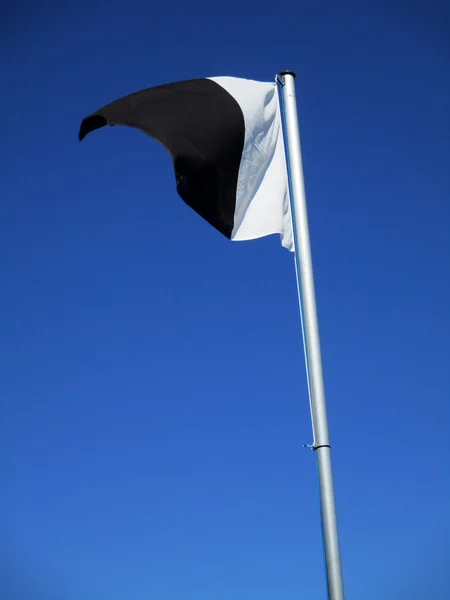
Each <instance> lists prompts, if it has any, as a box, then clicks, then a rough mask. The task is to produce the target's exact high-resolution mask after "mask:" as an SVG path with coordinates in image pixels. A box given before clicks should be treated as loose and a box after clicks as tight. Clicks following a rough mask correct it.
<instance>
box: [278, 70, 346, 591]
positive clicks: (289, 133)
mask: <svg viewBox="0 0 450 600" xmlns="http://www.w3.org/2000/svg"><path fill="white" fill-rule="evenodd" d="M294 78H295V73H293V72H292V71H282V72H281V73H279V75H278V77H277V81H278V83H279V84H280V85H281V88H282V96H283V115H284V122H285V135H286V142H287V158H288V174H289V184H290V194H291V208H292V213H293V215H292V216H293V224H294V241H295V266H296V271H297V285H298V292H299V304H300V314H301V317H302V327H303V337H304V346H305V360H306V370H307V378H308V387H309V395H310V408H311V422H312V430H313V444H312V446H311V447H312V449H313V450H314V451H315V454H316V458H317V469H318V477H319V490H320V505H321V516H322V535H323V545H324V553H325V565H326V575H327V585H328V598H329V600H344V587H343V581H342V570H341V559H340V551H339V538H338V528H337V519H336V506H335V501H334V489H333V474H332V469H331V449H330V440H329V437H328V423H327V411H326V404H325V392H324V384H323V373H322V359H321V353H320V338H319V327H318V322H317V308H316V298H315V291H314V277H313V268H312V259H311V246H310V240H309V226H308V214H307V207H306V197H305V187H304V181H303V167H302V156H301V149H300V133H299V127H298V118H297V104H296V100H295V85H294Z"/></svg>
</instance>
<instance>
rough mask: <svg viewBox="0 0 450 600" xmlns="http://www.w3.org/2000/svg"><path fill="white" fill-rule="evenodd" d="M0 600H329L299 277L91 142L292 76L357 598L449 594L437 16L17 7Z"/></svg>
mask: <svg viewBox="0 0 450 600" xmlns="http://www.w3.org/2000/svg"><path fill="white" fill-rule="evenodd" d="M3 10H4V13H3V17H2V19H1V26H0V27H1V36H0V39H1V41H0V49H1V53H0V69H1V74H2V93H1V97H0V114H1V120H2V135H1V138H0V148H1V156H2V161H1V166H0V180H1V219H0V221H1V223H0V249H1V253H0V257H1V259H0V260H1V271H0V273H1V290H2V291H1V315H2V318H1V323H2V324H1V336H0V337H1V346H0V348H1V365H2V368H1V378H0V398H1V431H0V434H1V436H0V437H1V446H0V448H1V454H2V457H3V458H2V463H3V466H2V484H3V485H2V488H3V492H2V494H1V496H0V498H1V500H0V510H1V521H2V522H1V527H2V532H3V533H2V542H1V544H0V596H1V597H2V598H4V599H5V600H53V599H55V600H103V599H105V600H106V599H108V600H142V599H144V598H145V599H158V600H253V599H258V600H275V599H276V600H281V599H283V600H303V599H305V600H306V599H308V600H315V599H323V598H325V583H324V567H323V557H322V546H321V535H320V521H319V505H318V491H317V480H316V468H315V460H314V455H313V453H312V452H310V451H309V450H305V449H303V448H302V444H303V443H309V442H310V441H311V428H310V419H309V409H308V399H307V388H306V380H305V370H304V364H303V352H302V346H301V332H300V324H299V317H298V307H297V296H296V288H295V274H294V268H293V261H292V256H291V255H290V254H289V253H288V252H287V251H286V250H284V249H283V248H282V247H281V245H280V242H279V239H278V237H276V236H273V237H269V238H265V239H262V240H258V241H253V242H242V243H231V242H228V241H227V240H226V239H225V238H223V237H222V236H221V235H220V234H219V233H217V232H216V231H215V230H213V229H212V228H211V227H210V226H209V225H207V224H206V223H205V222H203V221H202V220H201V219H200V218H199V217H198V216H197V215H196V214H195V213H194V212H193V211H191V210H190V209H189V208H188V207H187V206H185V205H184V204H183V202H182V201H181V200H180V199H179V198H178V196H177V194H176V191H175V182H174V176H173V173H172V165H171V162H170V158H169V156H168V155H167V154H166V153H165V151H164V150H163V149H162V148H161V147H160V146H159V145H158V144H157V143H155V142H153V141H152V140H150V139H148V138H146V137H145V136H144V135H142V134H140V133H139V132H136V131H132V130H127V129H125V128H113V129H107V130H103V131H101V132H98V133H96V134H93V135H92V137H90V138H89V139H87V140H86V141H85V142H84V143H83V144H79V142H78V139H77V133H78V127H79V124H80V120H81V119H82V118H83V117H84V116H85V115H87V114H89V113H90V112H92V111H93V110H95V109H96V108H98V107H99V106H102V105H103V104H105V103H107V102H109V101H112V100H114V99H116V98H117V97H119V96H121V95H123V94H127V93H130V92H133V91H136V90H139V89H142V88H144V87H148V86H151V85H157V84H160V83H165V82H169V81H177V80H181V79H189V78H193V77H203V76H217V75H233V76H238V77H246V78H251V79H259V80H269V81H272V80H273V77H274V75H275V73H277V72H278V71H280V70H282V69H294V70H296V71H297V74H298V75H297V80H296V84H297V96H298V105H299V118H300V125H301V136H302V148H303V154H304V170H305V179H306V188H307V198H308V203H309V215H310V228H311V239H312V250H313V260H314V268H315V278H316V288H317V289H316V291H317V301H318V310H319V321H320V328H321V339H322V352H323V362H324V371H325V384H326V392H327V400H328V409H329V422H330V432H331V438H332V445H333V462H334V473H335V485H336V497H337V508H338V518H339V526H340V533H341V546H342V560H343V569H344V577H345V588H346V592H347V598H348V599H353V600H380V599H383V600H429V599H430V598H436V599H439V600H441V599H442V600H443V599H444V598H450V581H449V575H448V573H446V572H445V568H444V566H445V564H446V563H448V561H449V555H450V543H449V541H448V540H449V539H450V511H449V503H448V498H449V495H450V476H449V469H448V464H449V454H450V444H449V421H450V410H449V399H450V368H449V365H450V353H449V324H450V323H449V321H450V319H449V297H450V283H449V273H448V266H449V257H450V243H449V236H450V233H449V231H450V228H449V225H450V208H449V197H450V178H449V173H450V116H449V115H450V111H449V107H450V79H449V76H448V65H449V61H450V43H449V39H450V36H449V32H450V21H449V5H448V3H447V2H445V1H444V0H442V1H439V0H430V1H428V2H425V0H424V1H423V2H407V1H406V0H396V1H395V2H388V1H387V0H386V1H377V2H366V3H363V5H362V4H361V3H357V2H348V1H346V0H343V1H342V2H340V3H335V2H332V1H331V0H324V2H321V3H313V2H284V3H281V4H280V5H276V6H274V5H273V3H264V0H263V2H262V3H260V4H259V5H257V4H256V3H249V2H237V1H234V0H232V1H231V2H228V3H227V4H223V3H222V4H220V5H219V6H218V7H215V6H214V4H211V3H205V4H197V3H195V2H194V3H187V4H186V3H184V2H183V3H182V2H178V1H176V2H172V3H166V2H163V3H158V4H157V5H156V4H154V3H151V2H144V1H143V0H130V1H129V2H127V3H117V2H111V0H109V1H108V2H107V1H106V0H104V1H102V2H99V1H98V0H91V1H90V2H87V1H86V0H81V1H79V2H77V3H73V2H68V3H64V2H63V3H61V2H59V3H57V2H56V1H48V2H44V3H43V4H42V3H41V4H40V5H39V7H37V4H35V3H31V2H22V3H18V4H17V6H16V7H14V8H12V7H11V8H8V9H6V11H5V9H3Z"/></svg>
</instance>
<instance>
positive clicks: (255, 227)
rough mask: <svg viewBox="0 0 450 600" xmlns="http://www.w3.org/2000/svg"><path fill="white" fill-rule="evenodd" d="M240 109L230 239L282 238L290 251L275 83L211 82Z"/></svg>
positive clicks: (222, 79)
mask: <svg viewBox="0 0 450 600" xmlns="http://www.w3.org/2000/svg"><path fill="white" fill-rule="evenodd" d="M210 79H211V80H212V81H215V82H216V83H217V84H218V85H220V86H221V87H223V88H224V89H225V90H226V91H227V92H228V93H229V94H230V95H231V96H232V97H233V98H234V99H235V100H236V102H237V103H238V104H239V106H240V107H241V110H242V113H243V115H244V122H245V141H244V148H243V152H242V158H241V164H240V168H239V175H238V183H237V191H236V208H235V214H234V228H233V232H232V235H231V239H232V240H236V241H239V240H251V239H255V238H260V237H264V236H267V235H271V234H276V233H278V234H280V236H281V243H282V245H283V246H284V247H285V248H287V249H288V250H290V251H291V252H293V251H294V241H293V229H292V218H291V209H290V204H289V192H288V180H287V168H286V156H285V149H284V141H283V129H282V124H281V111H280V103H279V96H278V90H277V86H276V84H275V83H263V82H259V81H253V80H248V79H239V78H235V77H211V78H210Z"/></svg>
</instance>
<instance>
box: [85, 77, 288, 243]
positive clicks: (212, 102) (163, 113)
mask: <svg viewBox="0 0 450 600" xmlns="http://www.w3.org/2000/svg"><path fill="white" fill-rule="evenodd" d="M105 125H125V126H128V127H133V128H135V129H138V130H140V131H142V132H144V133H146V134H147V135H149V136H150V137H152V138H154V139H155V140H157V141H158V142H159V143H160V144H162V146H163V147H164V148H165V149H166V150H167V151H168V152H169V154H170V155H171V157H172V162H173V167H174V171H175V179H176V187H177V192H178V194H179V196H180V197H181V198H182V200H183V201H184V202H185V203H186V204H187V205H188V206H190V207H191V208H192V209H193V210H194V211H196V212H197V213H198V214H199V215H200V216H201V217H203V218H204V219H205V220H206V221H207V222H208V223H210V224H211V225H212V226H213V227H215V228H216V229H217V230H218V231H220V232H221V233H222V234H223V235H225V236H226V237H227V238H228V239H231V240H236V241H237V240H250V239H255V238H260V237H264V236H267V235H270V234H277V233H278V234H280V236H281V243H282V245H283V246H284V247H286V248H288V249H289V250H290V251H293V250H294V244H293V232H292V221H291V211H290V205H289V194H288V182H287V168H286V158H285V150H284V142H283V131H282V125H281V111H280V105H279V97H278V90H277V86H276V83H264V82H259V81H253V80H248V79H240V78H236V77H211V78H204V79H192V80H187V81H180V82H176V83H169V84H166V85H160V86H156V87H151V88H147V89H145V90H141V91H138V92H135V93H133V94H130V95H128V96H124V97H122V98H119V99H118V100H115V101H114V102H112V103H110V104H107V105H106V106H104V107H103V108H100V109H99V110H97V111H96V112H95V113H93V114H91V115H90V116H88V117H86V118H85V119H83V121H82V123H81V127H80V131H79V139H80V141H81V140H82V139H83V138H84V137H86V135H87V134H88V133H90V132H91V131H94V130H95V129H99V128H101V127H103V126H105Z"/></svg>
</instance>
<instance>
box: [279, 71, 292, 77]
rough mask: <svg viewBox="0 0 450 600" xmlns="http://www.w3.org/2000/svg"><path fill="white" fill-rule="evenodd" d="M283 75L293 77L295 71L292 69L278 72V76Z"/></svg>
mask: <svg viewBox="0 0 450 600" xmlns="http://www.w3.org/2000/svg"><path fill="white" fill-rule="evenodd" d="M283 75H292V77H293V78H294V79H295V72H294V71H281V73H278V76H279V77H283Z"/></svg>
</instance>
